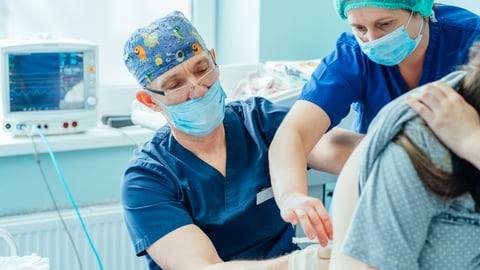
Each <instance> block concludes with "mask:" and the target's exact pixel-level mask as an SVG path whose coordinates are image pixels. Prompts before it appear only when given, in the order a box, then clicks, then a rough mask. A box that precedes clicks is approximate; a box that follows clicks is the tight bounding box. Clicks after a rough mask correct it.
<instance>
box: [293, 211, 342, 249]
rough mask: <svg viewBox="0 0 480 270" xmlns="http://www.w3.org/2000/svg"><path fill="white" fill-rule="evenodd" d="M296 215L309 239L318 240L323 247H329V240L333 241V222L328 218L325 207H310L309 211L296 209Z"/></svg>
mask: <svg viewBox="0 0 480 270" xmlns="http://www.w3.org/2000/svg"><path fill="white" fill-rule="evenodd" d="M295 214H296V215H297V217H298V220H299V223H300V225H301V226H302V228H303V231H304V233H305V235H306V236H307V237H308V238H309V239H315V238H316V239H318V242H319V243H320V245H322V246H327V245H328V240H330V239H332V235H333V229H332V222H331V220H330V217H329V216H328V212H327V211H326V210H325V207H323V205H322V206H317V207H309V208H308V209H307V211H304V210H303V209H296V210H295Z"/></svg>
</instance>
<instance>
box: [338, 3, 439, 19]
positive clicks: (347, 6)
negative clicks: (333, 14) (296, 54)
mask: <svg viewBox="0 0 480 270" xmlns="http://www.w3.org/2000/svg"><path fill="white" fill-rule="evenodd" d="M333 1H334V4H335V9H336V11H337V13H338V15H339V16H340V17H341V18H342V19H347V12H348V11H349V10H351V9H354V8H364V7H377V8H391V9H406V10H411V11H414V12H418V13H420V14H422V15H423V16H426V17H428V16H430V15H431V14H432V6H433V0H333Z"/></svg>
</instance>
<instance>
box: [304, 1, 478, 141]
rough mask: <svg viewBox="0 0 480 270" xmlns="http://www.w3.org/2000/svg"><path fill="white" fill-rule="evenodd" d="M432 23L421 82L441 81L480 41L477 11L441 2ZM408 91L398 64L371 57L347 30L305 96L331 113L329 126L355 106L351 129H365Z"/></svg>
mask: <svg viewBox="0 0 480 270" xmlns="http://www.w3.org/2000/svg"><path fill="white" fill-rule="evenodd" d="M429 26H430V40H429V44H428V49H427V54H426V56H425V61H424V64H423V69H422V76H421V78H420V82H419V85H423V84H425V83H429V82H432V81H436V80H439V79H440V78H442V77H443V76H445V75H447V74H448V73H450V72H452V71H454V70H455V69H457V68H458V65H461V64H464V63H466V62H467V60H468V50H469V48H470V46H471V44H472V43H473V42H474V41H475V40H477V41H479V40H480V19H479V17H478V15H476V14H474V13H472V12H470V11H467V10H464V9H461V8H458V7H454V6H447V5H440V4H436V5H435V6H434V10H433V15H432V16H431V17H430V19H429ZM408 90H410V89H409V88H408V86H407V85H406V83H405V81H404V80H403V77H402V75H401V74H400V71H399V69H398V66H383V65H379V64H377V63H375V62H373V61H371V60H370V59H369V58H368V57H367V56H366V55H365V54H364V53H363V52H362V51H361V49H360V47H359V45H358V42H357V41H356V39H355V37H354V36H353V34H351V33H343V34H342V35H341V36H340V38H339V39H338V40H337V44H336V48H335V50H334V51H333V52H332V53H331V54H330V55H328V56H326V57H324V58H323V59H322V62H321V63H320V64H319V66H318V67H317V69H316V70H315V71H314V72H313V74H312V78H311V79H310V80H309V81H308V82H307V83H306V84H305V86H304V88H303V91H302V94H301V96H300V99H301V100H306V101H309V102H312V103H314V104H316V105H318V106H319V107H321V108H322V109H323V110H324V111H325V112H326V113H327V114H328V116H329V117H330V121H331V127H330V128H332V127H335V126H336V125H338V123H340V121H341V120H342V119H343V118H345V117H346V116H347V114H348V113H349V111H350V108H351V106H352V105H353V106H352V107H353V109H354V110H355V111H356V112H357V118H356V120H355V122H354V126H353V127H352V128H353V130H354V131H356V132H359V133H366V132H367V129H368V126H369V125H370V122H371V121H372V119H373V118H374V117H375V115H376V114H377V113H378V111H379V110H380V109H381V108H382V107H383V106H384V105H385V104H387V103H388V102H390V101H392V100H393V99H395V98H397V97H399V96H401V95H402V94H404V93H406V92H407V91H408Z"/></svg>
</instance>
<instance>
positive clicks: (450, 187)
mask: <svg viewBox="0 0 480 270" xmlns="http://www.w3.org/2000/svg"><path fill="white" fill-rule="evenodd" d="M462 69H464V70H466V72H467V73H466V75H465V77H464V78H463V80H462V82H461V83H460V85H459V89H458V93H459V94H460V95H462V96H463V97H464V98H465V100H466V101H467V102H468V103H469V104H470V105H472V106H473V107H474V108H475V110H476V111H477V112H479V113H480V42H476V43H475V44H474V45H473V46H472V47H471V49H470V61H469V63H468V64H467V65H465V66H463V68H462ZM395 142H396V143H397V144H399V145H400V146H402V147H403V148H404V149H405V151H406V152H407V154H408V156H409V157H410V159H411V161H412V163H413V166H414V168H415V170H416V172H417V174H418V176H419V177H420V179H421V181H422V182H423V184H424V186H425V187H426V188H427V189H428V190H430V191H431V192H433V193H434V194H436V195H437V196H439V197H440V198H443V199H451V198H455V197H457V196H460V195H462V194H464V193H466V192H470V193H471V195H472V197H473V199H474V200H475V210H476V211H477V212H479V213H480V170H479V169H478V168H476V167H475V166H474V165H472V164H471V163H470V162H468V161H466V160H464V159H461V158H460V157H458V156H457V155H455V154H454V153H453V152H452V153H451V154H452V165H453V171H452V172H451V173H449V172H446V171H443V170H441V169H439V168H438V167H437V166H436V165H435V164H433V162H432V161H431V160H430V159H429V158H428V156H427V155H426V154H425V153H424V152H423V151H422V150H421V149H420V148H418V146H417V145H415V144H414V143H413V142H412V140H411V139H410V138H409V137H408V136H407V135H406V134H405V133H399V134H398V135H397V136H396V138H395ZM479 143H480V140H479Z"/></svg>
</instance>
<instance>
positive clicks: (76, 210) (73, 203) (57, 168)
mask: <svg viewBox="0 0 480 270" xmlns="http://www.w3.org/2000/svg"><path fill="white" fill-rule="evenodd" d="M34 129H35V131H36V132H37V133H38V135H40V137H41V138H42V140H43V143H44V144H45V146H46V147H47V150H48V154H49V155H50V158H51V159H52V162H53V165H54V166H55V170H56V171H57V174H58V176H59V177H60V180H61V181H62V184H63V187H64V189H65V191H66V192H67V196H68V199H69V200H70V203H71V204H72V206H73V209H74V210H75V213H76V214H77V217H78V220H79V221H80V224H81V225H82V230H83V232H84V233H85V236H86V237H87V240H88V244H89V245H90V248H91V249H92V251H93V254H95V258H96V259H97V263H98V267H99V268H100V270H103V264H102V261H101V260H100V256H99V255H98V252H97V250H96V249H95V246H94V245H93V242H92V239H91V238H90V235H89V234H88V231H87V227H86V226H85V222H83V218H82V216H81V215H80V212H79V210H78V206H77V203H76V202H75V200H74V199H73V196H72V193H71V192H70V188H69V187H68V185H67V182H66V181H65V177H64V176H63V173H62V171H61V170H60V166H58V163H57V160H56V158H55V156H54V155H53V151H52V148H51V147H50V144H49V143H48V141H47V138H45V135H44V134H43V132H42V131H41V130H40V129H39V128H38V127H34Z"/></svg>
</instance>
